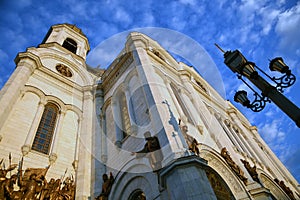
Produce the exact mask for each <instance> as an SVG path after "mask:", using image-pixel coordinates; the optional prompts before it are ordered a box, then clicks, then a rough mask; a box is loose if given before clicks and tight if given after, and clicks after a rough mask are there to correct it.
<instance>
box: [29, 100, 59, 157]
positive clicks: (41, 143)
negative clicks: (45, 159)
mask: <svg viewBox="0 0 300 200" xmlns="http://www.w3.org/2000/svg"><path fill="white" fill-rule="evenodd" d="M57 115H58V107H57V106H56V105H54V104H52V103H49V104H47V105H46V106H45V109H44V113H43V115H42V119H41V121H40V124H39V127H38V130H37V132H36V135H35V138H34V141H33V144H32V149H33V150H36V151H39V152H41V153H45V154H48V152H49V148H50V144H51V141H52V136H53V132H54V129H55V123H56V118H57Z"/></svg>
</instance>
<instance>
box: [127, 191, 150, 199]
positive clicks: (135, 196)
mask: <svg viewBox="0 0 300 200" xmlns="http://www.w3.org/2000/svg"><path fill="white" fill-rule="evenodd" d="M128 200H146V195H145V194H144V192H143V191H142V190H140V189H136V190H134V191H133V192H132V193H131V194H130V195H129V198H128Z"/></svg>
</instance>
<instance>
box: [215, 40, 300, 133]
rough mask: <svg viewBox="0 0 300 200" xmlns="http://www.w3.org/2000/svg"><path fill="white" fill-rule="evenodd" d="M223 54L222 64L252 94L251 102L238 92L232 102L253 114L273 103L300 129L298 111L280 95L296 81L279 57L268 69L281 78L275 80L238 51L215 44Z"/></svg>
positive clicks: (243, 92)
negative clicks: (262, 75)
mask: <svg viewBox="0 0 300 200" xmlns="http://www.w3.org/2000/svg"><path fill="white" fill-rule="evenodd" d="M215 45H216V46H217V47H218V48H219V49H220V50H221V51H222V52H223V53H224V58H225V60H224V63H225V64H226V65H227V66H228V67H229V68H230V69H231V71H233V72H234V73H237V77H238V78H239V79H240V80H242V81H243V82H244V83H245V84H246V85H247V86H248V87H249V88H250V89H251V90H252V91H253V92H254V96H255V99H254V101H253V102H250V100H249V99H248V97H247V92H246V91H243V90H242V91H238V92H236V94H235V95H234V101H236V102H238V103H240V104H242V105H243V106H245V107H247V108H249V109H251V110H252V111H254V112H259V111H261V110H263V109H264V107H265V105H266V103H267V102H271V101H273V102H274V103H275V104H276V105H277V106H278V107H279V108H280V109H281V110H282V111H283V112H284V113H285V114H287V115H288V116H289V117H290V118H291V119H292V120H293V121H294V122H295V123H296V125H297V126H298V127H299V128H300V109H299V108H298V107H297V106H296V105H295V104H294V103H292V102H291V101H290V100H289V99H287V98H286V97H285V96H284V95H283V94H282V93H283V88H287V87H290V86H291V85H293V84H294V83H295V81H296V77H295V75H293V74H292V72H291V70H290V69H289V67H288V66H287V65H286V64H285V63H284V61H283V59H282V58H281V57H277V58H274V59H273V60H271V61H270V65H269V68H270V70H271V71H277V72H280V73H282V74H284V75H283V76H281V77H279V78H276V77H271V76H269V75H268V74H266V73H265V72H264V71H263V70H262V69H260V68H259V67H258V66H256V65H255V63H253V62H249V61H247V59H246V58H245V57H244V55H243V54H242V53H241V52H240V51H238V50H235V51H233V52H232V51H226V52H225V51H224V50H223V49H221V48H220V46H219V45H217V44H215ZM256 70H258V71H260V72H261V73H263V74H264V75H265V76H266V77H268V78H269V79H270V80H271V81H272V82H274V83H275V84H276V86H272V85H271V84H270V83H269V82H267V81H266V80H265V79H264V78H263V77H261V76H260V75H259V74H258V72H257V71H256ZM243 77H246V78H247V79H248V80H249V81H250V82H251V83H252V84H253V85H255V86H256V87H257V88H258V89H259V90H261V95H259V94H258V93H257V92H256V91H255V90H254V89H253V88H252V87H251V86H250V85H249V84H248V83H247V82H246V81H245V80H244V79H243Z"/></svg>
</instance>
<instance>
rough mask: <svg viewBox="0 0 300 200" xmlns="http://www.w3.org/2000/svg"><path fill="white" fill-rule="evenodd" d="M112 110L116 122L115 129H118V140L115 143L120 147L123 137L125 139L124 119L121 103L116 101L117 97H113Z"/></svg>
mask: <svg viewBox="0 0 300 200" xmlns="http://www.w3.org/2000/svg"><path fill="white" fill-rule="evenodd" d="M111 106H112V111H113V120H114V124H115V130H116V141H115V145H116V146H117V147H118V148H121V147H122V139H123V133H122V121H121V120H122V119H121V115H120V108H119V104H118V103H117V102H116V99H113V100H112V102H111Z"/></svg>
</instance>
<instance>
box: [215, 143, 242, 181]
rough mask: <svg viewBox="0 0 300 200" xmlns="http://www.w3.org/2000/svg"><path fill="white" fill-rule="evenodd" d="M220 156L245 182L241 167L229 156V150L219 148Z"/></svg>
mask: <svg viewBox="0 0 300 200" xmlns="http://www.w3.org/2000/svg"><path fill="white" fill-rule="evenodd" d="M221 156H222V157H223V158H224V159H225V161H226V162H227V164H228V165H229V166H230V167H231V169H232V170H233V171H234V172H235V174H236V175H237V176H238V177H239V178H240V179H241V180H242V181H243V182H244V184H245V185H246V184H247V178H246V177H245V176H244V172H243V171H242V170H241V168H240V167H239V166H238V165H237V164H236V163H235V162H234V161H233V160H232V158H231V156H230V155H229V152H228V151H227V149H226V147H223V148H222V150H221Z"/></svg>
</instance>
